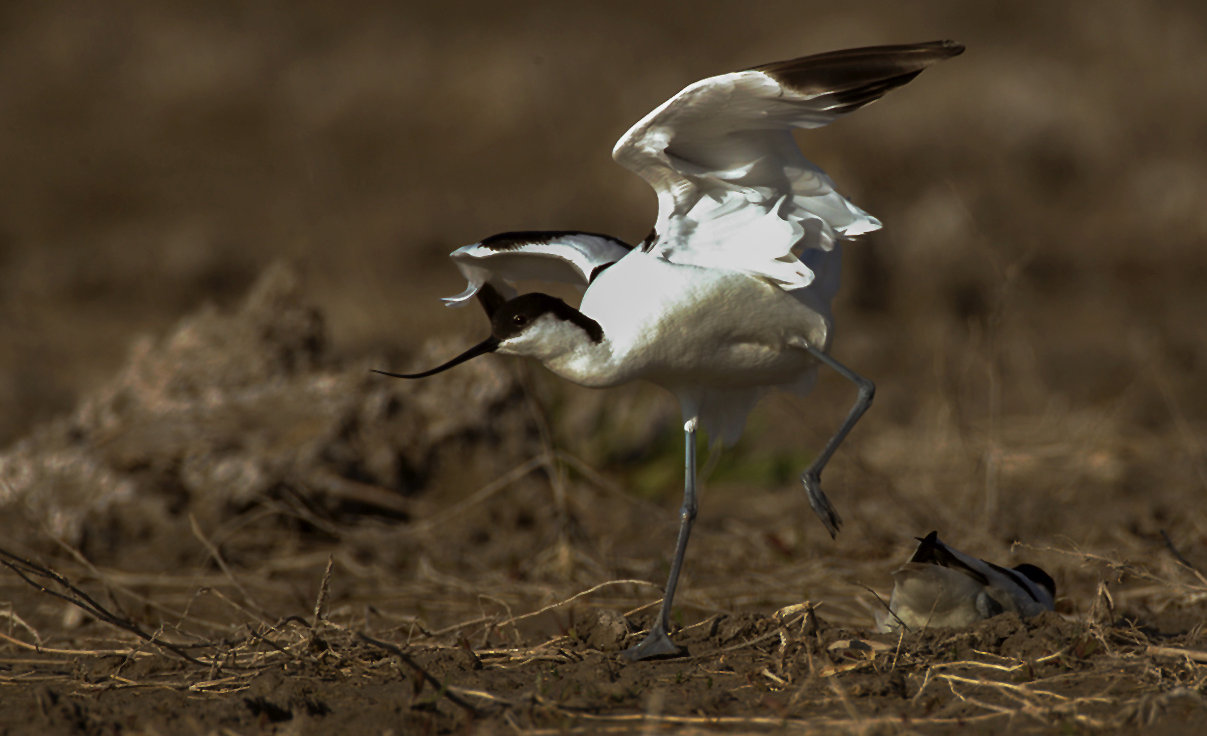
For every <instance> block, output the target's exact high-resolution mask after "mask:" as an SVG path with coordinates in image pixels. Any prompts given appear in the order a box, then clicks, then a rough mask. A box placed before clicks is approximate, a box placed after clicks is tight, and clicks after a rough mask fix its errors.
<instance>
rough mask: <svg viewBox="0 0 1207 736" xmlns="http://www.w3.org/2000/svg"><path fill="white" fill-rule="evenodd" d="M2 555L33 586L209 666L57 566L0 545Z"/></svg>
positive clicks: (138, 635)
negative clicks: (108, 604)
mask: <svg viewBox="0 0 1207 736" xmlns="http://www.w3.org/2000/svg"><path fill="white" fill-rule="evenodd" d="M0 558H3V559H0V564H3V565H4V566H5V567H7V568H8V569H10V570H12V571H13V572H15V573H17V576H18V577H20V578H21V579H22V580H24V581H25V582H27V583H29V584H30V585H32V586H33V587H35V588H37V589H38V590H40V591H41V592H43V593H46V594H48V595H52V596H54V597H55V598H60V599H62V600H65V601H67V602H68V603H70V604H72V605H73V606H76V607H77V608H80V609H82V610H83V611H84V612H85V613H87V614H89V615H90V616H92V617H94V618H96V619H98V620H100V621H104V622H105V623H107V624H109V625H110V626H115V627H117V628H119V629H123V630H125V631H128V632H130V633H131V634H134V635H135V636H137V637H138V638H140V639H142V640H143V641H145V642H147V643H149V644H154V645H155V646H157V647H159V648H160V649H163V650H165V651H168V652H171V653H172V654H175V655H176V656H177V657H180V658H181V659H183V660H184V661H186V662H188V663H189V664H195V665H197V666H199V667H205V666H207V665H206V663H205V662H202V661H201V660H199V659H197V658H195V657H193V655H191V654H189V653H188V652H186V651H184V650H183V649H181V648H180V647H178V646H176V645H175V644H171V643H169V642H165V641H159V640H158V639H156V638H155V637H154V636H153V635H151V634H148V633H146V632H145V631H143V630H142V629H141V628H140V627H139V626H138V624H136V623H134V622H133V621H131V620H129V619H126V618H121V617H120V616H117V615H115V614H114V613H112V612H110V611H109V610H108V609H107V608H105V607H104V606H102V605H101V604H99V603H97V602H96V601H95V600H93V599H92V596H90V595H88V594H87V593H85V592H84V591H83V590H81V589H79V588H77V587H76V586H75V585H74V584H72V583H71V581H70V580H68V579H67V578H65V577H63V576H62V575H60V574H59V573H57V572H55V571H54V570H51V569H50V568H48V567H43V566H42V565H39V564H37V563H35V562H33V561H31V560H27V559H25V558H22V557H18V556H16V555H14V554H12V553H11V552H9V551H8V550H5V549H2V548H0ZM27 573H28V574H27ZM30 575H33V576H35V577H40V578H48V579H50V580H53V581H54V582H56V583H58V584H59V585H61V586H63V587H64V588H66V589H67V590H68V591H70V592H71V593H72V594H73V595H66V594H64V593H60V592H59V591H57V590H51V589H50V588H47V587H46V586H45V585H42V584H40V583H37V582H35V581H34V580H31V579H30Z"/></svg>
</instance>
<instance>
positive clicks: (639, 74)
mask: <svg viewBox="0 0 1207 736" xmlns="http://www.w3.org/2000/svg"><path fill="white" fill-rule="evenodd" d="M1204 7H1205V6H1204V5H1203V4H1202V3H1200V2H1196V1H1193V0H1187V1H1186V2H1164V3H1143V4H1141V3H1134V2H1130V1H1127V0H1117V1H1116V0H1104V1H1102V2H1096V3H1048V2H1012V3H985V4H969V3H967V2H954V1H953V2H914V3H901V2H890V1H884V2H851V3H841V4H835V3H814V2H801V1H799V0H795V1H793V2H762V1H761V2H757V3H745V4H735V3H733V2H695V3H691V4H683V3H660V2H650V1H649V0H643V1H642V2H609V3H599V4H572V3H561V2H558V3H554V2H523V1H518V2H509V3H478V2H474V3H453V2H450V3H406V2H402V3H368V2H347V3H339V4H334V3H319V2H258V3H238V2H221V3H204V4H196V3H174V2H164V3H143V2H112V3H104V4H98V3H84V2H78V3H41V2H8V3H5V4H4V5H3V6H2V8H0V166H2V169H0V170H2V171H3V176H2V177H0V336H2V339H0V446H2V445H7V444H10V443H12V442H14V441H16V440H17V439H18V438H20V437H22V436H24V435H25V434H27V433H28V432H29V430H30V428H31V427H33V426H35V425H37V424H39V423H41V422H44V421H46V420H48V419H49V418H51V417H54V416H56V415H61V414H63V413H64V412H66V411H68V410H70V409H71V407H73V406H74V405H75V404H76V402H77V401H78V400H79V398H80V397H81V396H83V395H86V394H88V393H89V392H90V391H92V390H95V389H96V387H98V386H100V385H102V384H104V383H105V382H106V381H107V380H109V378H110V377H111V376H113V375H114V374H115V372H116V371H117V370H118V369H119V367H120V366H121V365H122V364H123V362H124V361H125V360H126V358H127V356H128V353H129V351H130V350H131V345H132V344H133V343H134V341H135V339H136V338H137V337H138V336H140V335H158V334H162V333H164V332H165V331H166V330H167V329H168V328H169V327H170V326H171V325H172V324H173V323H175V322H176V321H177V320H179V319H180V318H181V317H182V316H184V315H186V314H188V313H190V312H192V311H193V310H195V309H197V308H198V307H199V306H201V305H203V304H215V305H217V306H219V307H223V308H226V307H230V306H231V305H234V304H236V303H238V301H239V300H240V299H242V297H243V295H244V294H245V293H246V292H247V290H248V289H249V288H250V286H251V284H252V283H253V282H254V281H255V279H256V278H257V276H258V275H259V274H261V273H262V272H263V271H264V270H265V268H266V267H267V266H268V265H269V264H271V263H274V262H276V261H280V260H284V261H286V262H287V263H289V264H291V265H292V266H293V267H295V268H296V269H297V270H298V271H299V272H300V273H301V274H302V278H303V283H304V284H305V290H306V293H307V297H308V299H309V300H310V301H311V302H312V303H313V304H315V305H317V306H318V307H319V308H320V309H321V310H322V312H323V314H324V316H325V320H326V336H327V339H328V341H329V343H330V351H331V354H332V355H334V356H336V359H337V360H341V361H349V362H352V361H357V360H362V359H367V358H369V357H372V356H386V357H388V358H389V360H390V361H391V365H392V367H394V368H396V369H402V368H408V367H413V366H414V365H416V364H417V362H418V361H414V362H408V361H411V359H412V357H413V356H417V355H418V353H417V351H418V348H419V346H420V345H421V344H422V343H423V342H424V341H425V340H426V339H428V338H430V337H432V336H435V335H440V334H446V335H448V336H450V337H449V342H448V343H446V345H447V346H448V350H450V351H451V350H453V349H455V348H459V347H461V346H462V345H468V344H471V343H472V342H476V341H477V340H478V339H480V338H481V336H482V333H483V332H484V331H485V329H486V328H485V324H484V321H483V320H482V317H481V315H480V313H478V312H477V311H476V310H472V309H470V310H459V311H458V310H446V309H444V308H443V307H441V306H440V304H439V302H438V301H437V300H436V299H437V297H440V296H445V295H450V294H454V293H456V292H458V291H460V290H461V289H462V288H463V283H462V280H461V278H460V277H459V275H458V273H457V271H456V270H455V269H454V268H453V267H452V266H451V264H450V263H449V262H448V261H447V259H446V256H447V253H448V252H449V251H450V250H452V249H453V248H455V247H457V246H460V245H463V244H467V243H471V242H474V241H476V240H479V239H481V238H482V237H484V236H486V235H489V234H492V233H495V232H501V231H506V230H514V229H543V228H558V229H560V228H566V229H583V230H592V231H599V232H607V233H611V234H614V235H616V236H618V237H620V238H622V239H625V240H628V241H630V242H636V241H638V240H640V239H641V238H642V237H643V236H644V235H645V233H646V232H648V230H649V228H650V224H651V223H652V221H653V217H654V213H655V201H654V197H653V195H652V193H651V192H650V190H649V189H648V187H647V186H646V185H645V183H644V182H642V181H641V180H640V179H638V178H637V177H636V176H634V175H632V174H631V173H629V172H628V171H626V170H624V169H622V168H621V167H619V166H617V165H615V164H614V163H613V162H612V161H611V158H610V151H611V147H612V144H613V142H614V141H615V140H616V139H617V138H618V137H619V136H620V135H621V134H622V133H623V132H624V131H625V130H626V129H627V128H628V127H629V126H630V125H631V124H632V123H633V122H635V121H636V120H638V119H639V118H640V117H642V116H643V115H645V113H646V112H648V111H649V110H650V109H652V108H653V107H654V106H656V105H658V104H659V103H661V102H662V101H663V100H665V99H666V98H667V97H669V96H671V95H672V94H674V93H675V92H676V91H678V90H679V89H680V88H682V87H683V86H684V85H686V84H687V83H690V82H692V81H694V80H696V79H699V78H703V77H706V76H709V75H712V74H717V73H722V72H726V71H731V70H734V69H738V68H744V67H748V66H752V65H755V64H759V63H763V62H768V61H773V60H778V59H784V58H790V57H794V56H799V55H804V54H809V53H814V52H820V51H826V50H831V49H837V48H843V47H851V46H860V45H872V44H884V43H902V42H913V41H925V40H933V39H941V38H951V39H954V40H957V41H960V42H962V43H964V44H965V45H966V46H967V49H968V50H967V52H966V53H965V54H964V55H963V56H961V57H958V58H956V59H954V60H952V61H949V62H945V63H944V64H942V65H940V66H938V67H935V68H933V69H931V70H929V71H927V72H926V73H925V74H923V75H922V76H921V77H919V78H918V79H917V80H916V81H915V82H913V83H911V84H910V85H909V86H908V87H906V88H904V89H902V90H899V91H896V92H894V93H892V94H890V95H889V96H888V97H887V98H886V99H885V100H883V101H881V102H878V103H877V104H875V105H872V106H871V107H869V108H867V109H865V110H862V111H860V112H859V113H858V114H856V115H854V116H852V117H850V118H847V119H844V120H842V121H840V122H839V123H838V124H836V125H834V126H831V127H830V128H827V129H825V130H821V131H816V132H811V133H809V134H807V135H802V136H800V138H799V140H800V142H801V144H802V147H803V148H804V150H805V152H806V154H807V155H808V156H809V157H810V158H811V159H812V160H814V161H815V162H817V163H818V164H819V165H821V166H822V167H823V168H825V169H826V170H827V171H828V172H829V173H830V174H831V176H832V177H833V178H834V180H835V181H836V182H837V184H838V186H839V188H840V189H841V190H842V191H843V192H844V193H845V194H846V195H847V196H849V197H850V198H851V199H852V200H854V201H855V202H856V203H858V204H859V205H860V206H862V207H863V208H865V209H866V210H868V211H869V212H871V213H873V214H875V215H876V216H877V217H879V218H880V219H881V220H882V221H883V222H884V225H885V227H884V230H883V231H882V232H879V233H876V234H874V235H872V236H870V237H868V238H866V239H864V240H863V241H862V242H860V243H858V244H856V245H853V246H851V247H849V248H848V249H847V251H846V257H847V259H848V260H847V264H846V266H847V269H846V271H845V274H844V291H843V293H842V295H841V297H840V301H839V304H838V305H837V308H836V313H837V318H838V333H837V339H836V343H835V347H834V353H835V355H836V356H837V357H838V358H839V359H841V360H843V361H844V362H846V363H847V364H848V365H850V366H852V367H853V368H855V369H856V370H859V371H860V372H862V373H864V374H865V375H868V376H869V377H871V378H873V379H874V380H875V381H876V382H877V385H878V388H879V391H878V394H877V405H876V406H875V407H874V408H873V410H872V411H871V412H870V413H869V414H868V416H867V418H866V419H865V420H864V422H863V423H862V424H861V425H860V427H859V429H858V430H857V431H856V432H855V434H853V435H852V437H851V440H850V441H849V449H847V450H845V451H844V452H843V453H840V455H839V456H838V457H837V458H836V460H835V461H834V462H833V463H832V464H831V470H830V471H828V473H829V474H828V475H827V483H828V486H829V487H831V488H838V487H845V486H849V487H850V488H849V489H848V490H849V492H848V491H843V493H841V494H840V493H838V492H836V491H835V490H831V491H830V493H831V495H832V496H841V497H842V498H843V500H842V502H841V503H840V505H841V506H842V507H843V508H844V510H845V515H846V516H847V517H848V519H851V518H854V517H859V516H861V515H863V516H867V515H872V516H875V515H877V514H880V515H881V518H880V521H879V522H877V523H876V524H873V523H872V522H870V521H869V522H867V524H869V525H870V526H869V527H867V528H865V529H864V532H866V533H869V534H873V533H879V534H881V535H882V536H883V537H884V538H885V539H886V540H887V538H888V537H889V536H891V535H893V534H896V535H897V536H899V537H900V538H901V539H906V540H908V538H909V537H910V536H913V535H915V534H921V533H925V532H926V531H928V527H929V525H930V524H931V523H937V522H946V523H947V524H948V525H955V524H963V523H972V522H974V521H975V524H976V525H980V526H979V528H983V529H988V530H992V532H993V535H994V537H995V538H997V539H999V540H1001V541H1003V542H1005V541H1007V540H1009V539H1013V538H1017V537H1020V536H1021V537H1030V538H1035V537H1037V536H1041V535H1042V536H1046V537H1047V538H1048V539H1052V538H1055V537H1057V536H1059V535H1067V536H1070V537H1073V538H1075V539H1077V540H1080V541H1086V540H1097V541H1100V542H1104V543H1110V542H1111V540H1115V539H1117V538H1119V537H1120V535H1124V536H1126V535H1129V534H1130V535H1139V538H1144V539H1153V538H1155V537H1154V535H1155V533H1156V531H1157V530H1158V529H1163V528H1166V527H1170V528H1174V529H1175V531H1178V532H1179V533H1180V534H1181V535H1182V536H1181V537H1180V538H1181V539H1183V540H1191V542H1192V543H1193V544H1195V545H1202V544H1203V543H1205V542H1207V525H1205V524H1204V518H1203V512H1202V505H1201V501H1202V498H1203V497H1204V496H1203V494H1204V491H1207V461H1205V459H1204V446H1205V440H1204V437H1205V434H1207V431H1205V430H1207V389H1204V387H1203V382H1202V376H1203V375H1204V370H1205V368H1207V333H1205V332H1204V328H1203V321H1204V318H1205V317H1207V289H1205V288H1204V284H1205V283H1207V252H1205V249H1204V241H1205V238H1207V207H1205V206H1204V205H1205V204H1207V95H1204V94H1203V80H1204V79H1207V10H1204ZM537 380H538V382H540V383H541V385H549V384H551V383H552V381H551V380H549V379H547V378H545V379H537ZM547 391H551V392H562V391H565V392H569V393H566V394H556V395H555V396H554V398H553V400H552V403H553V406H554V412H555V416H554V421H553V422H552V425H553V427H554V431H555V432H558V433H559V434H558V437H557V441H558V442H559V443H561V444H562V445H563V446H565V447H568V448H569V449H570V450H571V451H572V452H576V453H578V454H580V455H583V456H586V457H588V458H590V459H593V460H595V461H597V462H604V463H606V462H608V460H609V458H617V457H620V456H621V454H622V453H613V454H608V453H607V452H598V451H593V450H592V448H591V447H590V446H589V442H590V438H589V437H587V436H584V434H583V433H577V432H576V431H575V427H579V426H583V425H582V423H581V422H580V423H577V424H576V423H575V422H574V421H573V418H572V417H571V418H568V419H566V420H565V421H559V418H558V416H557V414H556V411H557V407H558V406H565V405H569V404H571V403H572V401H574V400H578V398H579V397H581V396H586V395H590V396H591V397H596V396H601V394H596V393H591V392H585V391H584V392H582V394H579V393H575V391H576V390H575V389H571V388H561V387H557V388H548V389H547ZM618 391H619V393H617V394H614V395H613V398H612V399H611V400H613V401H616V402H618V404H617V405H625V404H624V402H625V401H628V402H630V404H629V405H633V404H642V405H644V404H647V403H651V402H646V401H645V398H644V397H647V396H648V397H653V396H656V395H657V392H656V391H654V390H653V389H648V388H641V387H634V388H626V389H622V390H618ZM559 396H560V397H563V398H565V397H569V399H570V400H566V401H562V399H558V398H557V397H559ZM617 397H619V398H617ZM633 397H636V398H633ZM605 398H606V397H605ZM852 398H853V396H852V394H851V391H850V388H849V386H847V385H846V384H845V383H844V382H842V381H841V380H840V379H837V378H827V379H826V380H823V381H822V383H821V385H820V386H819V389H818V390H817V392H816V393H815V395H814V396H812V397H809V398H808V399H804V400H799V401H798V400H795V399H785V400H782V401H781V400H777V401H775V402H765V403H764V405H763V406H762V407H761V408H760V409H759V410H758V411H757V412H756V414H755V416H754V417H753V418H752V420H751V429H750V432H748V434H747V438H746V440H745V441H744V442H743V447H745V448H747V449H745V450H743V449H741V448H739V450H738V451H736V453H735V454H734V455H733V456H732V457H731V459H730V461H729V462H731V463H733V464H731V465H730V466H728V467H729V468H730V470H731V471H732V469H733V468H734V467H738V468H739V470H740V469H741V468H743V467H747V466H749V467H751V468H757V467H770V468H771V470H765V471H758V473H763V475H761V476H759V477H757V478H754V482H757V483H759V484H762V485H765V484H766V483H767V482H775V483H783V484H784V485H785V487H787V486H789V485H791V484H792V483H794V482H795V481H794V473H795V472H797V471H798V470H799V467H803V465H799V466H798V462H800V461H804V460H807V458H808V453H809V452H810V451H812V449H815V448H816V447H818V446H820V444H821V443H822V442H823V441H824V440H825V438H826V437H828V436H829V433H830V432H831V431H832V430H833V428H834V427H835V426H837V423H838V421H839V420H840V419H841V417H842V415H843V412H845V409H846V407H847V406H848V405H849V403H850V401H851V400H852ZM582 400H583V401H587V400H588V399H586V398H583V399H582ZM589 400H593V401H599V400H600V399H594V398H593V399H589ZM559 402H561V403H559ZM652 403H653V404H654V405H656V406H657V407H658V408H657V409H655V410H652V411H653V416H654V417H655V419H653V420H651V421H653V422H654V425H653V426H655V428H665V432H662V433H661V435H659V436H663V435H665V436H666V437H667V438H668V439H667V442H668V447H669V448H670V449H669V450H668V456H670V457H676V458H677V453H678V452H679V450H678V446H677V445H678V435H677V433H676V432H675V431H674V424H675V423H674V421H673V419H674V416H675V413H676V411H677V410H676V408H675V406H674V402H673V401H672V400H671V399H669V398H657V399H655V400H652ZM668 417H669V419H668ZM642 426H644V425H642ZM644 431H645V430H632V433H633V434H642V432H644ZM622 433H623V432H622ZM642 436H644V435H642ZM781 450H782V452H783V453H787V454H775V453H777V452H780V451H781ZM743 453H745V454H743ZM802 453H803V454H802ZM675 462H678V461H677V460H674V461H673V462H672V464H674V463H675ZM743 463H747V465H743ZM734 464H736V465H734ZM784 468H791V469H792V470H784ZM726 472H727V471H726V469H725V468H724V467H723V468H721V469H718V470H717V473H718V479H717V480H718V483H720V482H721V481H724V480H725V477H726V475H725V473H726ZM751 473H753V474H755V475H758V473H756V472H755V471H753V470H752V471H751ZM751 473H746V474H745V475H744V476H743V473H741V472H738V473H736V475H737V476H743V477H745V478H746V482H748V483H749V482H751V481H750V478H751V477H752V476H751ZM671 475H673V473H672V474H671ZM763 476H766V477H763ZM769 479H770V481H769ZM657 482H659V483H660V482H661V480H658V481H657ZM668 484H669V486H671V487H672V489H671V490H673V486H674V485H675V483H674V482H669V481H668ZM671 490H668V491H667V492H668V493H671ZM672 495H673V493H672ZM953 499H954V500H953ZM836 500H837V499H836ZM671 503H674V502H673V501H671ZM708 503H709V502H708V500H707V499H706V500H705V505H704V514H705V515H707V514H708V513H709V510H708ZM1053 509H1062V510H1064V511H1066V512H1067V513H1065V514H1053V513H1052V510H1053ZM805 513H807V511H806V512H805ZM1086 515H1089V516H1088V517H1087V516H1086ZM1074 517H1077V518H1078V524H1081V521H1082V519H1085V518H1090V517H1092V518H1093V519H1095V520H1096V521H1095V522H1094V523H1093V524H1091V525H1089V526H1084V525H1082V526H1077V527H1076V528H1075V531H1073V527H1071V522H1070V519H1072V518H1074ZM801 518H803V517H798V518H797V519H795V522H796V523H799V522H800V519H801ZM898 522H899V523H900V524H901V526H903V527H904V529H905V531H904V532H902V531H901V529H899V528H895V526H894V524H896V523H898ZM805 523H807V524H813V522H812V520H807V521H806V522H805ZM872 527H875V529H879V530H880V531H879V532H876V531H875V529H873V528H872ZM856 528H857V530H858V529H860V527H856ZM817 531H820V528H818V529H812V528H810V533H811V535H812V536H818V535H817V534H814V532H817ZM864 532H861V533H864ZM896 541H897V542H898V543H899V542H900V540H899V539H898V540H896ZM953 541H954V540H953Z"/></svg>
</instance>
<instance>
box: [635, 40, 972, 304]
mask: <svg viewBox="0 0 1207 736" xmlns="http://www.w3.org/2000/svg"><path fill="white" fill-rule="evenodd" d="M963 50H964V47H963V46H961V45H959V44H956V43H953V42H951V41H936V42H933V43H923V44H914V45H908V46H876V47H869V48H860V49H849V50H845V51H834V52H830V53H826V54H818V55H815V56H806V57H802V58H799V59H792V60H790V61H781V62H775V63H772V64H765V65H763V66H759V67H755V68H753V69H748V70H746V71H740V72H733V73H731V74H722V75H720V76H716V77H710V78H708V79H704V80H702V81H699V82H696V83H695V84H692V85H689V86H688V87H686V88H685V89H684V90H683V91H681V92H680V93H679V94H677V95H675V96H674V97H672V98H671V99H669V100H667V101H666V102H665V103H663V104H662V105H661V106H660V107H658V108H657V109H655V110H654V111H653V112H651V113H650V114H649V115H646V116H645V117H644V118H643V119H642V120H641V121H640V122H638V123H637V124H636V125H634V126H633V127H632V128H630V129H629V131H628V132H627V133H625V134H624V135H623V136H622V137H621V138H620V140H619V141H618V142H617V143H616V147H615V148H614V149H613V151H612V157H613V158H614V159H616V161H617V162H618V163H620V164H621V165H623V166H625V167H626V168H629V169H632V170H633V171H634V172H636V173H637V174H639V175H640V176H641V177H642V178H643V179H645V180H646V181H647V182H649V183H650V186H652V187H653V188H654V191H655V192H656V193H657V195H658V223H657V225H656V231H657V233H658V237H657V238H656V239H655V240H653V241H651V245H650V246H649V249H650V250H651V251H652V252H655V253H657V254H659V255H660V256H662V257H663V258H666V259H667V260H670V261H674V262H676V263H685V264H695V265H701V266H711V267H721V268H730V269H737V270H742V271H747V272H750V273H755V274H759V275H762V276H765V277H766V278H769V279H771V280H773V281H775V282H777V283H779V284H781V285H783V287H784V288H785V289H796V288H801V287H804V286H808V285H809V284H810V283H811V282H812V281H813V279H814V276H815V273H814V271H816V270H827V271H832V272H833V273H834V277H833V278H828V279H825V281H828V282H832V283H829V284H819V285H818V286H819V287H821V288H822V289H833V288H836V287H837V270H836V268H834V267H833V266H832V265H830V264H827V263H825V262H824V261H825V260H827V259H826V258H825V256H823V255H822V254H823V253H826V252H828V251H831V250H832V248H833V246H834V243H835V241H836V240H838V239H840V238H850V237H854V236H856V235H860V234H862V233H866V232H870V231H872V230H876V229H878V228H879V227H880V222H879V221H878V220H877V219H876V218H874V217H872V216H871V215H869V214H868V213H866V212H864V211H863V210H861V209H859V208H858V207H856V206H855V205H854V204H852V203H851V202H849V201H848V200H847V199H846V198H845V197H843V196H842V195H841V194H839V193H838V192H837V191H835V189H834V185H833V182H831V181H830V178H829V177H828V176H826V174H825V173H824V172H823V171H822V170H821V169H819V168H817V167H816V166H814V165H813V164H812V163H810V162H809V161H808V160H807V159H805V157H804V156H803V155H802V154H801V152H800V149H799V148H798V147H797V145H796V142H795V141H794V140H793V138H792V133H791V131H792V128H817V127H821V126H823V125H826V124H827V123H830V122H831V121H833V120H835V119H836V118H838V117H839V116H841V115H845V114H846V113H849V112H852V111H853V110H856V109H858V108H859V107H862V106H863V105H866V104H867V103H869V102H872V101H873V100H876V99H878V98H879V97H880V96H881V95H883V94H884V93H885V92H887V91H889V90H890V89H892V88H894V87H899V86H901V85H903V84H905V83H906V82H908V81H910V80H911V79H913V78H914V77H915V76H917V75H918V74H919V73H920V72H921V71H922V70H923V69H925V68H926V67H927V66H929V65H931V64H934V63H935V62H938V61H941V60H943V59H946V58H949V57H952V56H955V55H957V54H959V53H960V52H962V51H963ZM805 249H816V250H818V251H820V252H821V253H818V254H817V255H813V256H811V258H809V259H806V260H809V261H811V262H810V263H809V264H808V265H806V263H802V261H801V259H800V258H798V256H799V255H800V254H801V253H802V251H803V250H805ZM830 296H832V294H830Z"/></svg>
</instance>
